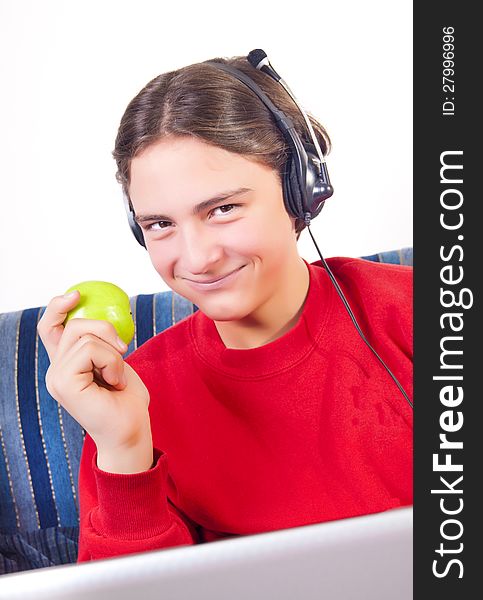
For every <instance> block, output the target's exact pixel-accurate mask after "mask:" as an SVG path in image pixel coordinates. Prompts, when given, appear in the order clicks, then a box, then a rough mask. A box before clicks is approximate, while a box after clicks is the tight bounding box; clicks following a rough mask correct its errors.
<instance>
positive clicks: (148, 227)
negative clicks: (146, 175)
mask: <svg viewBox="0 0 483 600" xmlns="http://www.w3.org/2000/svg"><path fill="white" fill-rule="evenodd" d="M154 225H159V227H154ZM168 225H169V221H156V222H155V223H149V224H148V225H146V226H145V229H146V231H159V230H160V229H166V228H167V226H168Z"/></svg>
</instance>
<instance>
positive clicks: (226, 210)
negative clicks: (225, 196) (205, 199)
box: [212, 204, 237, 216]
mask: <svg viewBox="0 0 483 600" xmlns="http://www.w3.org/2000/svg"><path fill="white" fill-rule="evenodd" d="M235 206H237V205H236V204H223V206H217V207H216V208H214V209H213V211H212V212H213V213H214V212H215V210H219V211H220V212H221V214H222V215H226V214H227V213H229V212H231V211H232V210H233V208H235ZM215 216H216V215H215Z"/></svg>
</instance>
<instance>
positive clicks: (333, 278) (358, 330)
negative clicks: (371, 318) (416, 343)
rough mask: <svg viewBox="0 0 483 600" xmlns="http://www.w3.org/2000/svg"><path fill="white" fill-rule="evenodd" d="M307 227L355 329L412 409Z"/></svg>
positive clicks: (409, 401) (410, 404)
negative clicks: (361, 325)
mask: <svg viewBox="0 0 483 600" xmlns="http://www.w3.org/2000/svg"><path fill="white" fill-rule="evenodd" d="M306 226H307V229H308V231H309V233H310V237H311V238H312V241H313V242H314V244H315V247H316V249H317V252H318V253H319V256H320V258H321V260H322V264H323V265H324V268H325V270H326V271H327V274H328V275H329V278H330V280H331V281H332V283H333V285H334V287H335V289H336V291H337V293H338V294H339V297H340V299H341V300H342V302H343V304H344V306H345V308H346V310H347V312H348V313H349V316H350V318H351V320H352V323H353V324H354V327H355V328H356V329H357V332H358V333H359V335H360V336H361V338H362V339H363V340H364V342H365V343H366V344H367V346H368V347H369V349H370V350H371V351H372V352H373V354H374V355H375V357H376V358H377V359H378V360H379V362H380V363H381V365H382V366H383V367H384V368H385V369H386V371H387V372H388V373H389V375H390V376H391V377H392V379H393V380H394V383H395V384H396V385H397V387H398V388H399V391H400V392H401V394H402V395H403V396H404V398H405V399H406V400H407V402H408V404H409V406H410V407H411V408H414V407H413V403H412V402H411V400H410V399H409V396H408V395H407V394H406V392H405V391H404V388H403V387H402V385H401V384H400V383H399V381H398V380H397V378H396V376H395V375H394V374H393V373H392V371H391V369H390V368H389V367H388V366H387V365H386V363H385V362H384V361H383V360H382V358H381V357H380V356H379V354H378V353H377V352H376V351H375V350H374V348H373V347H372V346H371V344H370V343H369V341H368V340H367V339H366V336H365V335H364V333H363V332H362V329H361V328H360V326H359V323H358V322H357V319H356V317H355V315H354V313H353V312H352V309H351V307H350V306H349V303H348V302H347V299H346V297H345V296H344V293H343V291H342V290H341V288H340V286H339V284H338V282H337V280H336V278H335V277H334V275H333V273H332V271H331V270H330V268H329V265H328V264H327V263H326V262H325V259H324V257H323V256H322V253H321V252H320V250H319V247H318V246H317V242H316V241H315V238H314V236H313V235H312V232H311V231H310V226H309V224H308V223H307V221H306Z"/></svg>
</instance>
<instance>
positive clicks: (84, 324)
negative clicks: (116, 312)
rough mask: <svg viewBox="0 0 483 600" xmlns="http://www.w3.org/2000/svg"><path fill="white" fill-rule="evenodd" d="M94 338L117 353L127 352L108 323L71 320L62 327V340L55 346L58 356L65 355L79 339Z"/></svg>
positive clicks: (95, 320) (113, 328)
mask: <svg viewBox="0 0 483 600" xmlns="http://www.w3.org/2000/svg"><path fill="white" fill-rule="evenodd" d="M89 336H95V337H96V338H98V339H101V340H103V341H104V342H105V343H106V344H109V345H110V346H112V347H113V348H115V349H116V350H117V351H118V352H119V353H121V354H124V353H125V352H126V351H127V345H126V344H125V343H124V342H123V341H122V340H120V339H119V337H118V335H117V331H116V328H115V327H114V325H113V324H112V323H110V322H109V321H104V320H100V319H71V320H70V321H69V322H68V323H67V324H66V326H65V327H64V333H63V335H62V339H61V340H60V341H59V344H58V346H57V352H58V353H59V356H63V355H64V354H65V353H67V352H68V351H69V350H70V348H72V346H74V344H75V343H77V341H78V340H79V339H81V338H84V337H89Z"/></svg>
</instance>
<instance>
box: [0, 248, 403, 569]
mask: <svg viewBox="0 0 483 600" xmlns="http://www.w3.org/2000/svg"><path fill="white" fill-rule="evenodd" d="M363 258H366V259H367V260H372V261H380V262H389V263H394V264H406V265H412V262H413V252H412V248H402V249H400V250H395V251H389V252H382V253H380V254H374V255H371V256H365V257H363ZM130 300H131V310H132V314H133V317H134V322H135V336H134V339H133V341H132V342H131V344H130V346H129V349H128V352H127V353H126V356H127V355H128V354H129V353H131V352H132V351H133V350H135V349H136V348H137V347H138V346H140V345H141V344H143V343H144V342H145V341H146V340H148V339H149V338H150V337H152V336H153V335H156V334H157V333H159V332H161V331H163V330H164V329H166V328H167V327H170V326H171V325H174V324H175V323H176V322H178V321H179V320H181V319H183V318H185V317H186V316H188V315H190V314H192V313H193V311H195V310H197V307H196V306H195V305H193V304H192V303H191V302H189V301H187V300H186V299H184V298H182V297H181V296H178V295H177V294H174V293H173V292H171V291H168V292H159V293H155V294H147V295H138V296H133V297H132V298H131V299H130ZM44 310H45V307H38V308H28V309H24V310H19V311H16V312H9V313H4V314H0V574H2V573H10V572H15V571H22V570H27V569H35V568H40V567H48V566H53V565H59V564H65V563H71V562H75V561H76V559H77V540H78V524H79V521H78V520H79V502H78V488H77V473H78V468H79V461H80V455H81V449H82V443H83V438H84V432H83V430H82V428H81V427H80V426H79V425H78V424H77V423H76V422H75V421H74V420H73V419H72V418H71V417H70V415H69V414H68V413H67V412H66V411H65V410H64V409H63V408H62V407H60V406H59V404H58V403H57V402H56V401H55V400H54V399H53V398H52V397H51V396H50V394H49V393H48V391H47V389H46V387H45V373H46V371H47V369H48V367H49V359H48V356H47V353H46V351H45V348H44V346H43V344H42V342H41V340H40V339H39V337H38V335H37V323H38V321H39V319H40V317H41V316H42V314H43V311H44Z"/></svg>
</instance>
